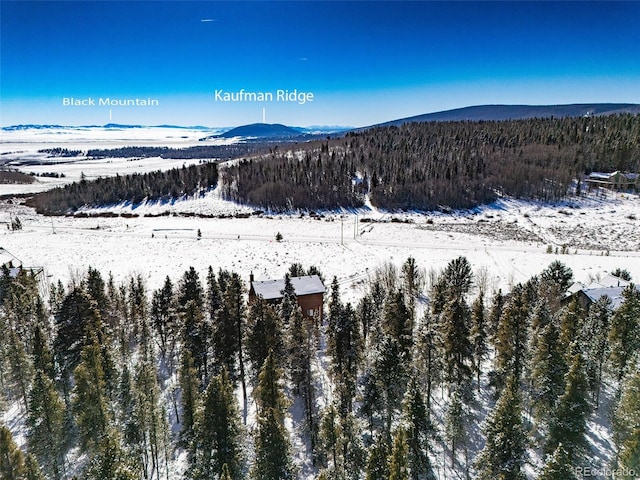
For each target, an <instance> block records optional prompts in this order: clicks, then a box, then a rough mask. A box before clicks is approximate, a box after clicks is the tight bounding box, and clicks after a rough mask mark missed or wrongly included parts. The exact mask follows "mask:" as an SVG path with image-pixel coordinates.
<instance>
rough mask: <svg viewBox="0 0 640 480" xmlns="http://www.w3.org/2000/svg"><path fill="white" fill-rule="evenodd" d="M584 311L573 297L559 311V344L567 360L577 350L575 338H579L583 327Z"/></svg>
mask: <svg viewBox="0 0 640 480" xmlns="http://www.w3.org/2000/svg"><path fill="white" fill-rule="evenodd" d="M585 318H586V313H585V311H584V309H583V308H582V306H581V305H580V303H579V302H578V300H577V298H573V299H572V300H571V302H570V303H569V305H567V306H566V307H564V308H563V309H562V310H561V312H560V338H559V342H560V346H561V348H562V350H563V351H564V352H565V356H566V357H567V361H569V357H570V356H571V355H573V354H575V353H576V352H577V350H578V344H577V342H576V340H577V339H578V338H579V335H580V332H581V330H582V328H583V323H584V321H585Z"/></svg>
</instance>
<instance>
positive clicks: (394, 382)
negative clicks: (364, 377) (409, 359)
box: [365, 335, 408, 436]
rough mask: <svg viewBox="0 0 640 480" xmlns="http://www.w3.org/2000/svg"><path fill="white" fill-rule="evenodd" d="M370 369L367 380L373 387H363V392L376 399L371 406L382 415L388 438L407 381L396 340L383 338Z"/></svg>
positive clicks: (404, 366) (388, 337) (404, 364)
mask: <svg viewBox="0 0 640 480" xmlns="http://www.w3.org/2000/svg"><path fill="white" fill-rule="evenodd" d="M372 369H373V371H372V374H371V375H370V376H369V380H370V381H372V382H374V385H372V386H370V387H367V386H366V385H365V390H371V394H373V397H372V399H373V398H375V397H377V398H378V400H377V401H376V403H375V404H373V406H374V407H378V408H379V409H380V410H377V413H379V414H382V418H383V420H384V426H383V428H384V432H385V434H386V435H387V436H390V435H391V424H392V422H393V419H394V418H395V416H396V413H397V412H398V411H399V410H400V409H401V406H402V398H403V397H404V394H405V391H406V389H407V380H408V372H407V363H406V362H405V361H404V359H403V356H402V349H401V347H400V345H399V344H398V341H397V340H395V339H394V338H392V337H390V336H388V335H385V336H384V337H383V340H382V341H381V343H380V345H379V347H378V351H377V352H376V353H375V356H374V359H373V366H372ZM374 412H376V410H374ZM374 412H371V413H370V415H371V414H372V413H374Z"/></svg>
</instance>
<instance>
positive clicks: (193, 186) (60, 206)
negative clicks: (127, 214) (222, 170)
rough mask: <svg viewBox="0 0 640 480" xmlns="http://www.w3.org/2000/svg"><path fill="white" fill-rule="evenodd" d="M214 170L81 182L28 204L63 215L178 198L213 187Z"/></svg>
mask: <svg viewBox="0 0 640 480" xmlns="http://www.w3.org/2000/svg"><path fill="white" fill-rule="evenodd" d="M217 183H218V166H217V164H215V163H205V164H201V165H192V166H190V167H186V166H183V167H182V168H173V169H171V170H168V171H156V172H149V173H136V174H133V175H125V176H120V175H116V176H115V177H105V178H97V179H96V180H93V181H88V180H86V179H84V178H83V179H81V180H80V181H79V182H74V183H71V184H69V185H65V186H64V187H58V188H54V189H52V190H48V191H46V192H42V193H39V194H37V195H34V196H33V197H31V198H30V199H29V200H28V202H27V203H28V204H29V206H31V207H34V208H35V209H36V211H37V212H38V213H42V214H48V215H64V214H66V213H69V212H74V211H76V210H77V209H79V208H80V207H83V206H86V205H90V206H104V205H116V204H118V203H122V202H124V201H129V202H131V203H134V204H139V203H142V202H143V201H144V200H145V199H146V200H159V199H171V198H178V197H181V196H183V195H193V194H195V193H197V192H198V191H200V190H206V189H209V188H211V187H215V186H216V185H217Z"/></svg>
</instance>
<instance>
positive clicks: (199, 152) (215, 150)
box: [87, 143, 264, 159]
mask: <svg viewBox="0 0 640 480" xmlns="http://www.w3.org/2000/svg"><path fill="white" fill-rule="evenodd" d="M262 149H264V146H263V145H262V144H256V143H251V144H247V143H236V144H232V145H198V146H195V147H187V148H169V147H120V148H108V149H92V150H89V151H87V157H93V158H129V157H138V158H147V157H160V158H172V159H190V158H202V159H229V158H237V157H240V156H242V155H249V154H251V153H253V152H256V151H260V150H262Z"/></svg>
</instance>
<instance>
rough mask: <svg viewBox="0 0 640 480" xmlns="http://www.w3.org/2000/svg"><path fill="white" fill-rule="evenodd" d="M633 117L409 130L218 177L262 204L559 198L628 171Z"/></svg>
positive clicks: (632, 159) (357, 138) (452, 204)
mask: <svg viewBox="0 0 640 480" xmlns="http://www.w3.org/2000/svg"><path fill="white" fill-rule="evenodd" d="M638 158H640V116H632V115H621V116H608V117H588V118H563V119H553V118H551V119H532V120H517V121H495V122H485V121H482V122H429V123H409V124H405V125H403V126H400V127H379V128H373V129H369V130H365V131H362V132H352V133H349V134H347V135H346V137H344V138H341V139H334V140H329V141H327V142H324V143H322V144H320V145H318V144H317V143H310V144H307V145H305V146H301V147H298V148H289V147H285V148H283V149H280V150H278V149H274V150H273V151H272V152H271V154H270V155H267V156H261V157H260V158H254V159H250V160H246V161H243V162H240V163H239V164H237V165H235V166H233V167H231V168H229V169H227V170H225V172H224V174H223V179H224V185H225V188H226V196H227V198H229V199H232V200H236V201H239V202H243V203H248V204H253V205H259V206H261V207H269V208H273V209H288V208H291V207H293V208H303V209H309V208H311V209H314V208H336V207H352V206H361V205H363V203H364V194H365V193H368V194H369V196H370V200H371V203H372V204H373V205H375V206H377V207H380V208H385V209H392V210H395V209H417V210H433V209H438V208H440V207H449V208H469V207H474V206H476V205H478V204H483V203H488V202H491V201H493V200H495V199H496V198H497V197H498V196H501V195H508V196H513V197H516V198H525V199H540V200H543V201H549V200H558V199H560V198H562V197H564V196H565V195H567V193H568V188H569V185H570V184H571V182H572V180H573V179H576V178H580V177H581V176H582V175H584V174H586V173H590V172H591V171H594V170H603V171H613V170H620V171H636V170H637V169H638Z"/></svg>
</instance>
